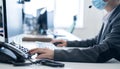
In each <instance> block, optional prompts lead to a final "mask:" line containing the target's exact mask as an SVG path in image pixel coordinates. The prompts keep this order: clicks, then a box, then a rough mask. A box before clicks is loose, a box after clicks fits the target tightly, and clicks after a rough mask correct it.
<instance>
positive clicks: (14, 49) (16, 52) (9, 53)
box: [0, 42, 64, 67]
mask: <svg viewBox="0 0 120 69" xmlns="http://www.w3.org/2000/svg"><path fill="white" fill-rule="evenodd" d="M31 56H32V55H31V54H29V53H28V49H27V48H24V47H23V46H20V45H17V44H15V43H5V42H0V62H3V63H10V64H13V65H14V66H26V65H31V64H42V65H46V66H51V67H64V64H62V63H59V62H55V61H51V60H48V59H41V60H38V61H35V62H33V61H31ZM25 60H29V61H30V63H25Z"/></svg>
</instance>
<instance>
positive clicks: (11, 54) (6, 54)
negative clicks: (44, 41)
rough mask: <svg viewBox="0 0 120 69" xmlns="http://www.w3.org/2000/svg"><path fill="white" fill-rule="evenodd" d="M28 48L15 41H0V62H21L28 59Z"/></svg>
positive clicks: (29, 56)
mask: <svg viewBox="0 0 120 69" xmlns="http://www.w3.org/2000/svg"><path fill="white" fill-rule="evenodd" d="M30 58H31V55H30V54H29V53H28V49H27V48H24V47H23V46H20V45H17V44H15V43H5V42H0V62H3V63H22V62H25V60H26V59H30Z"/></svg>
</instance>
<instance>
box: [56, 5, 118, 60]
mask: <svg viewBox="0 0 120 69" xmlns="http://www.w3.org/2000/svg"><path fill="white" fill-rule="evenodd" d="M103 26H104V24H103ZM103 26H102V28H101V31H100V33H99V34H98V35H97V36H96V37H95V38H93V39H89V40H84V41H68V42H67V46H68V47H88V48H86V49H79V48H75V49H69V50H55V51H54V60H58V61H70V62H106V61H108V60H110V59H111V58H115V59H117V60H119V61H120V5H119V6H118V7H117V8H116V9H115V11H114V12H113V13H112V15H111V17H110V18H109V21H108V23H107V26H106V28H105V30H104V31H103ZM102 32H103V34H102Z"/></svg>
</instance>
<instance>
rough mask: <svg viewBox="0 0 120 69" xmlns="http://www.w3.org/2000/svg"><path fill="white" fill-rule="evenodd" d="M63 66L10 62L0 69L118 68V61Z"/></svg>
mask: <svg viewBox="0 0 120 69" xmlns="http://www.w3.org/2000/svg"><path fill="white" fill-rule="evenodd" d="M63 63H64V64H65V67H63V68H54V67H48V66H42V65H39V64H38V65H30V66H23V67H14V66H13V65H10V64H1V63H0V69H120V63H73V62H63Z"/></svg>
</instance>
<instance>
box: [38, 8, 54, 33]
mask: <svg viewBox="0 0 120 69" xmlns="http://www.w3.org/2000/svg"><path fill="white" fill-rule="evenodd" d="M53 14H54V13H53V11H47V9H46V8H41V9H38V10H37V15H38V18H37V24H38V25H39V29H38V31H39V33H40V34H42V35H47V30H48V29H50V30H53V28H54V15H53Z"/></svg>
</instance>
